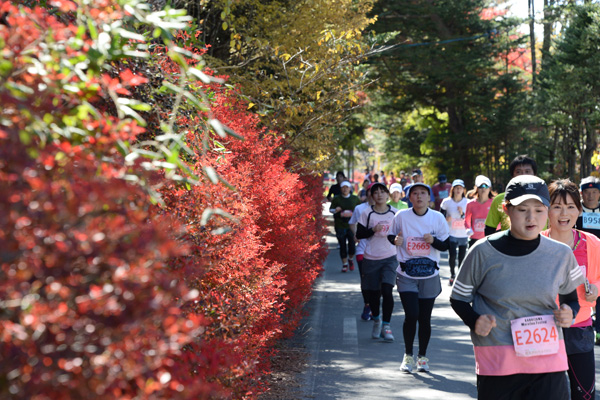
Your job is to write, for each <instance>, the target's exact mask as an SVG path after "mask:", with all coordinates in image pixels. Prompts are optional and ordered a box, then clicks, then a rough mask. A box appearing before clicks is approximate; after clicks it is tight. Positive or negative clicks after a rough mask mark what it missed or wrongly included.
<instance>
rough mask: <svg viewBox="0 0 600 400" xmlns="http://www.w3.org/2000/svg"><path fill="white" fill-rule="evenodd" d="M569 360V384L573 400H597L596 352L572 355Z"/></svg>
mask: <svg viewBox="0 0 600 400" xmlns="http://www.w3.org/2000/svg"><path fill="white" fill-rule="evenodd" d="M568 360H569V370H568V373H569V383H570V385H571V400H580V399H581V400H593V399H595V386H596V368H595V365H594V350H592V351H588V352H587V353H580V354H571V355H569V356H568Z"/></svg>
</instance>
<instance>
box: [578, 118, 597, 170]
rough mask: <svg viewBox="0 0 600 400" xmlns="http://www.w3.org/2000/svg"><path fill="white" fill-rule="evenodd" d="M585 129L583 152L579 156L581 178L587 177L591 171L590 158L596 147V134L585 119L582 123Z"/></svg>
mask: <svg viewBox="0 0 600 400" xmlns="http://www.w3.org/2000/svg"><path fill="white" fill-rule="evenodd" d="M583 123H584V127H585V147H584V150H583V154H581V177H582V178H584V177H586V176H589V175H590V174H591V173H592V171H593V167H592V157H593V156H594V151H595V150H596V148H597V147H598V132H597V131H596V129H594V127H593V126H592V124H590V121H589V119H588V118H585V119H584V121H583Z"/></svg>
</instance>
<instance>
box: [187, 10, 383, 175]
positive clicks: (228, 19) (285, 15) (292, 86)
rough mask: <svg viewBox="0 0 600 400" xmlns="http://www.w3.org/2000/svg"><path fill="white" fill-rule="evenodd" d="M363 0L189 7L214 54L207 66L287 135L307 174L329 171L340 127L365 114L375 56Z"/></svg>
mask: <svg viewBox="0 0 600 400" xmlns="http://www.w3.org/2000/svg"><path fill="white" fill-rule="evenodd" d="M371 5H372V3H371V2H369V1H364V0H328V1H324V0H301V1H265V0H235V1H234V0H213V1H209V0H206V1H200V2H198V3H194V7H191V6H190V5H188V9H189V10H190V11H191V12H192V13H195V15H196V17H197V22H198V25H199V28H200V30H201V31H202V32H203V33H202V34H203V35H204V39H205V41H206V43H207V44H209V45H210V46H211V47H210V49H209V53H208V56H209V57H212V59H211V60H210V61H209V64H210V65H211V66H213V69H214V70H215V71H216V73H217V74H224V75H229V77H230V78H229V82H230V83H234V84H237V85H238V86H239V87H241V89H242V92H243V93H244V95H245V96H247V98H248V101H249V103H251V104H252V105H251V106H249V109H251V110H253V111H255V112H257V113H258V114H259V115H260V116H261V117H262V120H263V123H264V124H265V126H267V127H269V128H272V132H277V134H282V135H284V136H285V137H286V142H287V143H288V145H289V146H291V147H292V148H293V149H294V150H295V151H296V152H297V153H298V154H300V155H301V157H302V159H303V160H304V163H305V165H304V166H306V165H307V164H310V167H312V168H314V169H321V168H324V167H327V166H328V161H329V160H330V157H331V155H332V154H333V153H334V152H335V149H336V143H335V140H334V135H333V133H332V129H331V128H332V127H333V126H339V125H340V124H341V123H342V122H343V121H344V119H345V118H347V117H348V115H349V114H350V113H351V112H352V110H353V109H355V108H357V107H359V106H360V102H361V100H360V99H361V96H360V95H357V93H360V91H361V90H362V89H363V88H364V86H365V85H366V84H367V83H368V76H367V75H366V74H363V73H361V72H360V71H359V70H358V69H357V68H356V66H357V65H358V63H359V62H360V61H361V60H363V59H364V58H365V57H366V56H367V55H368V54H369V52H370V51H372V49H371V48H369V46H368V45H367V44H366V41H365V40H364V38H363V30H364V29H365V28H366V27H367V26H368V25H369V24H370V23H372V22H373V19H372V18H369V16H368V13H369V11H370V10H371Z"/></svg>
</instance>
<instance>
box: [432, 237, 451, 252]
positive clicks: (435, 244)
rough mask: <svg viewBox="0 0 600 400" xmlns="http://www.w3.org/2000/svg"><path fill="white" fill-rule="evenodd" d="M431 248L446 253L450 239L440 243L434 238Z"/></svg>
mask: <svg viewBox="0 0 600 400" xmlns="http://www.w3.org/2000/svg"><path fill="white" fill-rule="evenodd" d="M431 247H433V248H434V249H436V250H439V251H446V250H448V249H449V248H450V238H447V239H446V240H444V241H443V242H442V241H441V240H440V239H438V238H436V237H434V238H433V243H431Z"/></svg>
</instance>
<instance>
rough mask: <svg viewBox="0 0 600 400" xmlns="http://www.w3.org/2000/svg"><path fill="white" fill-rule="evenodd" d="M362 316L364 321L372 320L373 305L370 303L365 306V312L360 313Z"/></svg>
mask: <svg viewBox="0 0 600 400" xmlns="http://www.w3.org/2000/svg"><path fill="white" fill-rule="evenodd" d="M360 318H361V319H362V320H363V321H370V320H371V307H369V306H368V305H366V306H365V308H363V312H362V314H361V315H360Z"/></svg>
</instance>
